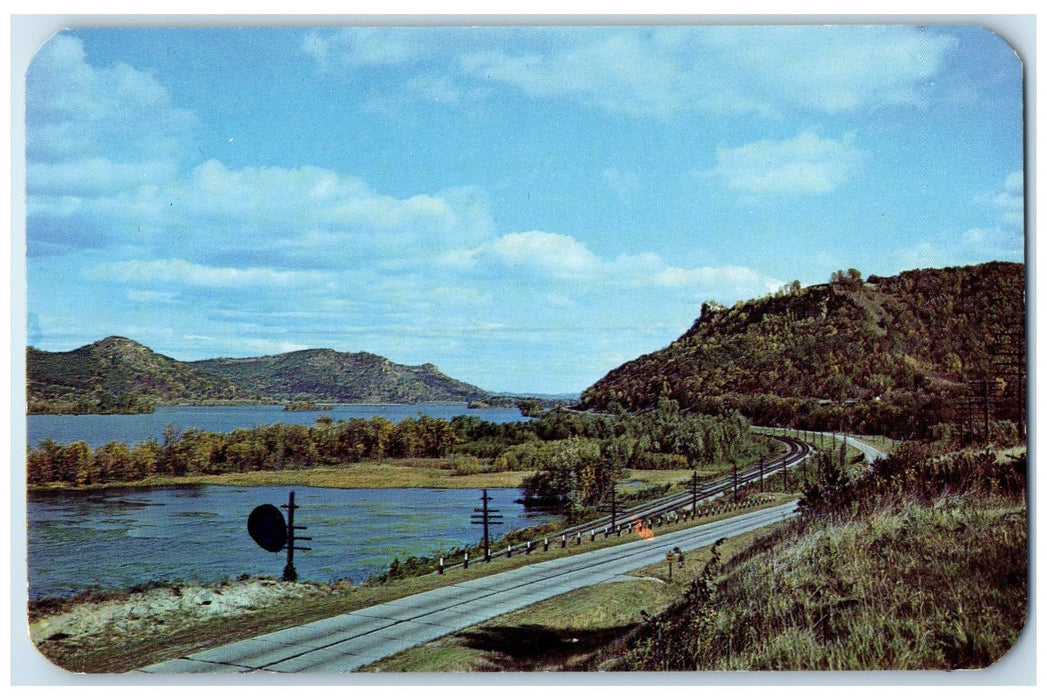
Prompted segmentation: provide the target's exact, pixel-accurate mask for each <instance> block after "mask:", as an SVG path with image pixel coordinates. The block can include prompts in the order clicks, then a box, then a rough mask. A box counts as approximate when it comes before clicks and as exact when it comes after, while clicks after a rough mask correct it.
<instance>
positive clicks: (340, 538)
mask: <svg viewBox="0 0 1047 700" xmlns="http://www.w3.org/2000/svg"><path fill="white" fill-rule="evenodd" d="M294 490H295V502H296V505H299V506H301V507H300V508H298V509H297V510H296V511H295V524H296V525H305V526H306V527H307V528H308V529H307V530H303V531H300V532H299V533H298V534H299V535H304V536H308V537H312V538H313V539H312V541H302V542H301V543H300V544H302V545H304V546H309V547H312V550H311V551H307V552H296V553H295V568H296V569H297V571H298V575H299V578H300V579H301V580H312V581H333V580H338V579H350V580H352V581H354V582H360V581H362V580H364V579H366V578H367V577H369V576H371V575H373V574H376V573H380V572H382V571H385V570H386V569H387V568H388V567H389V564H390V563H391V562H392V561H393V560H394V559H396V558H399V559H400V560H401V561H403V560H404V559H405V558H407V557H409V556H423V555H439V554H440V553H443V552H446V551H449V550H452V549H454V548H457V547H463V546H468V545H472V544H475V543H477V542H479V541H480V540H481V538H482V528H481V527H480V526H479V525H472V524H470V517H471V515H472V512H473V509H474V508H477V507H479V506H480V491H479V490H474V489H468V490H466V489H327V488H323V489H321V488H310V487H296V488H295V489H294ZM289 491H290V489H288V488H286V487H233V486H189V487H164V488H151V489H142V488H134V489H105V490H100V491H90V492H72V491H70V492H61V493H43V494H30V495H29V496H28V500H27V514H28V574H29V595H30V598H32V599H36V598H39V597H42V596H58V595H70V594H75V593H78V592H81V591H84V590H87V589H88V588H90V587H93V586H94V587H99V588H102V589H112V588H127V587H130V586H132V585H136V584H142V583H147V582H149V581H174V580H184V581H195V582H199V583H216V582H218V581H221V580H223V579H225V578H235V577H237V576H239V575H241V574H250V575H272V576H280V575H281V574H282V573H283V567H284V564H285V563H286V553H285V552H279V553H271V552H267V551H265V550H264V549H262V548H261V547H259V546H258V545H257V544H255V542H254V540H252V539H251V537H250V535H248V533H247V517H248V515H250V513H251V510H253V509H254V508H255V507H256V506H259V505H262V504H263V503H271V504H273V505H275V506H278V507H279V506H283V505H285V504H286V503H287V497H288V492H289ZM488 494H489V495H490V496H491V497H492V498H493V500H492V501H491V503H490V507H491V508H497V509H499V510H500V511H501V514H502V515H503V516H504V517H503V519H504V524H502V525H497V526H492V528H491V534H492V537H498V536H501V535H502V534H504V533H505V532H507V531H509V530H515V529H519V528H523V527H528V526H530V525H535V524H538V523H543V522H550V521H552V520H553V518H552V516H550V515H548V514H541V513H527V512H525V511H524V509H523V507H522V506H521V505H519V504H516V503H513V500H514V499H516V498H518V497H519V492H518V491H517V490H516V489H488ZM281 511H282V512H283V513H284V514H285V515H286V512H287V511H286V509H284V508H281Z"/></svg>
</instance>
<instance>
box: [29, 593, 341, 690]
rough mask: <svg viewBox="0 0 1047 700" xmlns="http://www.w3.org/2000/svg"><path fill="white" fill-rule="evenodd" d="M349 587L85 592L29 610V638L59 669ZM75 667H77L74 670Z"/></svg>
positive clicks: (45, 602)
mask: <svg viewBox="0 0 1047 700" xmlns="http://www.w3.org/2000/svg"><path fill="white" fill-rule="evenodd" d="M345 585H348V584H338V583H336V584H316V583H290V582H285V581H279V580H275V579H268V578H252V579H247V580H236V581H225V582H222V583H218V584H214V585H210V586H204V585H198V584H185V585H182V584H167V585H156V586H152V587H147V588H143V589H137V590H133V591H129V592H120V593H104V594H101V593H98V594H85V595H82V596H79V597H77V598H74V599H69V600H59V601H43V602H41V603H37V604H33V605H31V606H30V608H29V638H30V640H31V641H32V642H33V644H34V645H35V646H36V647H37V648H38V649H39V650H40V651H41V653H43V654H44V656H46V657H47V658H49V659H51V660H52V661H54V662H55V663H57V664H58V665H59V666H62V667H64V668H67V669H68V670H80V669H79V668H76V666H78V664H76V663H75V662H74V663H71V664H70V663H65V662H64V660H65V659H67V658H69V657H70V655H72V656H79V655H82V654H85V653H87V654H90V653H91V651H92V650H94V651H104V650H106V649H119V648H121V647H125V646H134V645H137V644H140V643H148V642H149V641H150V640H151V639H154V638H156V637H158V636H163V635H171V634H173V633H177V632H179V631H181V630H188V629H191V628H192V627H194V626H197V625H200V624H202V623H207V622H210V621H215V620H228V621H230V622H234V621H235V620H236V619H237V618H239V617H241V616H244V615H249V614H251V613H254V612H257V611H259V610H262V609H264V608H267V607H270V606H275V605H279V604H280V603H284V602H287V601H290V600H297V599H303V598H311V597H315V596H319V595H325V594H328V593H331V592H332V591H334V590H335V589H337V588H340V587H343V586H345ZM70 666H72V667H73V668H70Z"/></svg>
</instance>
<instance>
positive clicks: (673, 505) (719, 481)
mask: <svg viewBox="0 0 1047 700" xmlns="http://www.w3.org/2000/svg"><path fill="white" fill-rule="evenodd" d="M768 437H771V438H773V439H775V440H778V441H779V442H782V443H784V444H785V446H786V451H785V453H784V454H782V455H780V456H778V457H776V458H775V459H774V460H772V461H771V462H768V463H765V464H762V465H761V464H759V463H757V464H753V465H750V466H748V467H744V468H739V469H738V470H737V485H738V486H739V487H741V486H744V485H746V484H750V483H753V482H755V481H759V480H760V479H761V478H763V479H766V478H768V477H770V476H772V475H774V474H777V473H778V472H781V471H785V470H788V469H792V468H794V467H796V466H797V465H799V464H800V463H801V462H803V460H805V459H806V458H807V457H808V456H810V455H811V453H812V452H813V448H812V447H811V446H810V445H808V444H807V443H805V442H802V441H800V440H796V439H794V438H791V437H786V436H781V435H771V436H768ZM734 486H735V475H734V474H733V473H732V474H729V475H725V476H722V477H717V478H715V479H710V480H707V481H703V482H700V483H698V484H697V488H696V489H694V490H692V491H685V492H682V493H674V494H671V495H668V496H662V497H660V498H656V499H654V500H651V501H648V502H646V503H644V504H642V505H638V506H633V507H631V508H626V509H623V510H622V511H621V512H618V513H616V514H615V516H614V518H613V522H612V517H611V516H610V515H606V516H602V517H600V518H596V519H594V520H590V521H587V522H584V523H579V524H575V525H572V526H570V527H568V528H565V529H563V530H559V531H556V532H553V533H550V534H549V535H547V536H544V537H543V539H542V540H541V541H531V542H526V543H520V544H514V545H511V546H508V547H506V548H505V549H500V550H498V551H492V552H491V553H490V558H492V559H495V558H498V557H511V556H515V555H517V554H526V553H528V552H530V551H534V550H535V549H537V548H538V547H542V548H548V547H550V546H560V547H562V546H566V543H567V542H569V541H578V540H581V539H595V538H596V537H599V536H603V537H609V536H610V535H612V534H613V535H618V534H621V532H622V531H626V530H631V529H632V528H633V527H635V526H636V525H637V524H638V523H643V522H647V521H650V520H652V519H654V518H658V517H659V516H664V515H666V514H668V513H674V512H676V513H679V512H683V513H684V514H685V515H687V516H689V515H690V514H691V510H692V509H693V508H697V507H698V506H700V505H701V504H703V503H706V502H708V501H710V500H712V499H714V498H716V497H717V496H719V495H721V494H723V492H724V491H726V490H728V489H733V488H734ZM459 566H462V564H461V563H456V564H447V565H445V566H444V568H445V569H452V568H457V567H459Z"/></svg>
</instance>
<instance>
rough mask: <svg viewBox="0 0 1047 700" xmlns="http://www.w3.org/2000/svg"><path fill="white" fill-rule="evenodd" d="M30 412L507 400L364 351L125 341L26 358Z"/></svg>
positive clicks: (422, 367) (31, 354)
mask: <svg viewBox="0 0 1047 700" xmlns="http://www.w3.org/2000/svg"><path fill="white" fill-rule="evenodd" d="M26 371H27V380H28V387H27V390H28V401H29V410H30V412H38V413H51V412H102V413H118V412H121V413H122V412H135V411H136V410H149V409H151V405H152V404H174V403H191V404H197V405H206V404H217V403H239V402H243V403H249V402H290V401H299V400H310V401H316V402H321V403H459V402H472V401H482V402H485V403H489V404H500V403H507V405H512V403H511V401H510V400H508V399H505V400H500V398H501V397H497V396H494V395H492V394H491V393H490V392H487V391H484V390H483V389H480V388H478V387H475V386H472V385H470V384H466V383H465V382H460V381H458V380H456V379H452V378H451V377H448V376H447V375H445V374H443V373H442V372H440V370H439V369H437V368H436V367H435V366H434V365H431V364H425V365H419V366H407V365H399V364H396V363H394V362H391V361H389V360H387V359H385V358H384V357H379V356H378V355H372V354H370V353H366V352H360V353H345V352H337V351H335V350H301V351H298V352H289V353H284V354H282V355H272V356H266V357H251V358H243V359H231V358H221V359H213V360H201V361H196V362H182V361H179V360H174V359H172V358H170V357H166V356H164V355H161V354H159V353H156V352H153V351H152V350H150V349H149V348H147V347H146V346H144V345H142V344H141V343H137V342H135V341H133V340H130V339H128V338H121V337H116V336H113V337H109V338H105V339H103V340H99V341H98V342H95V343H91V344H90V345H85V346H84V347H81V348H77V349H76V350H71V351H69V352H46V351H43V350H37V349H36V348H29V349H28V350H27V352H26Z"/></svg>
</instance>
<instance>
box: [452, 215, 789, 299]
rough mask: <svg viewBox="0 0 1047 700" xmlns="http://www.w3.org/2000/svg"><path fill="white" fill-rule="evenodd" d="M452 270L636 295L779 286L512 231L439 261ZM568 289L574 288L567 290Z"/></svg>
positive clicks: (741, 273) (737, 270) (723, 270)
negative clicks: (608, 255) (642, 291)
mask: <svg viewBox="0 0 1047 700" xmlns="http://www.w3.org/2000/svg"><path fill="white" fill-rule="evenodd" d="M440 262H441V263H442V264H443V265H445V266H446V267H447V268H448V269H455V270H459V271H461V272H473V273H478V274H482V275H489V276H490V277H492V278H494V279H503V280H504V279H505V276H506V275H512V276H516V277H518V278H520V279H525V280H528V281H529V282H531V283H533V284H536V285H547V284H555V283H563V284H567V285H570V284H571V283H584V284H585V285H587V286H589V287H593V288H598V289H601V290H612V289H613V290H618V291H619V292H622V293H632V292H633V291H635V290H637V289H648V290H659V289H661V290H678V291H691V292H716V293H718V294H724V293H726V295H727V296H733V295H734V294H736V293H737V294H739V295H744V294H746V293H757V294H762V293H764V292H766V291H771V290H775V289H778V288H779V287H780V286H781V284H782V283H781V282H780V281H778V280H775V279H772V278H769V277H767V276H765V275H762V274H760V273H759V272H757V271H755V270H752V269H750V268H746V267H741V266H735V265H725V266H723V267H699V268H689V269H688V268H680V267H676V266H672V265H667V264H666V263H665V262H664V261H663V260H662V259H661V258H660V257H659V256H658V255H656V254H654V253H650V252H641V253H636V254H625V255H620V256H618V257H617V258H615V259H613V260H608V259H603V258H600V257H599V256H597V255H596V254H595V253H593V252H592V251H591V250H590V249H589V247H588V246H586V245H585V244H584V243H582V242H581V241H579V240H577V239H575V238H572V237H571V236H566V235H563V234H558V233H548V232H544V231H528V232H524V233H509V234H506V235H504V236H502V237H500V238H498V239H495V240H492V241H488V242H486V243H484V244H483V245H481V246H479V247H477V248H475V249H472V250H456V251H451V252H450V253H448V254H447V255H445V256H443V257H442V258H441V259H440ZM565 289H570V286H568V287H565Z"/></svg>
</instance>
